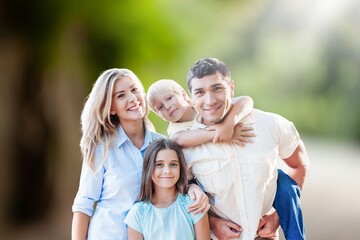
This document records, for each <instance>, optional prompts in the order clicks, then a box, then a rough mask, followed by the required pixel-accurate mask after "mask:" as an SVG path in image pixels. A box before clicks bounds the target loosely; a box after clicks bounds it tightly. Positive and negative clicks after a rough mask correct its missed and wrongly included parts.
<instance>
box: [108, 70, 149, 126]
mask: <svg viewBox="0 0 360 240" xmlns="http://www.w3.org/2000/svg"><path fill="white" fill-rule="evenodd" d="M111 114H112V115H115V114H116V115H117V116H118V118H119V119H120V120H121V121H124V120H139V119H142V118H143V117H144V116H145V114H146V106H145V96H144V92H143V91H142V87H141V86H139V83H138V82H137V81H135V80H133V79H132V78H131V77H128V76H125V77H121V78H120V79H118V80H116V82H115V84H114V90H113V95H112V103H111Z"/></svg>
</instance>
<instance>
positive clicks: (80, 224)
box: [71, 212, 90, 240]
mask: <svg viewBox="0 0 360 240" xmlns="http://www.w3.org/2000/svg"><path fill="white" fill-rule="evenodd" d="M89 223H90V217H89V216H88V215H86V214H85V213H82V212H74V215H73V220H72V226H71V239H72V240H85V239H86V236H87V232H88V229H89Z"/></svg>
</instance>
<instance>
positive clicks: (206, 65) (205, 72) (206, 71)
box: [186, 58, 231, 92]
mask: <svg viewBox="0 0 360 240" xmlns="http://www.w3.org/2000/svg"><path fill="white" fill-rule="evenodd" d="M216 72H219V73H220V74H221V75H223V77H225V78H226V77H229V78H230V79H231V75H230V71H229V69H228V67H227V65H226V64H225V63H224V62H222V61H220V60H219V59H217V58H204V59H200V60H198V61H196V62H195V63H194V64H193V65H192V66H191V68H190V70H189V72H188V74H187V77H186V79H187V84H188V87H189V90H190V92H191V80H192V79H193V78H203V77H205V76H209V75H213V74H215V73H216Z"/></svg>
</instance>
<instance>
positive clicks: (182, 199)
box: [178, 193, 194, 207]
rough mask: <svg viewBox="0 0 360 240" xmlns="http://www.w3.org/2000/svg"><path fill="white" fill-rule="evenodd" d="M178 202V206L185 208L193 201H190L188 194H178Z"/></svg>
mask: <svg viewBox="0 0 360 240" xmlns="http://www.w3.org/2000/svg"><path fill="white" fill-rule="evenodd" d="M178 200H179V202H180V204H181V205H183V206H185V207H187V206H189V205H190V204H191V203H193V202H194V200H191V198H190V197H189V195H188V194H181V193H179V196H178Z"/></svg>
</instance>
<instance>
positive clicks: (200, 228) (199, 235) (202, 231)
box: [194, 213, 210, 240]
mask: <svg viewBox="0 0 360 240" xmlns="http://www.w3.org/2000/svg"><path fill="white" fill-rule="evenodd" d="M194 227H195V239H196V240H209V239H210V227H209V218H208V215H207V213H206V214H205V215H204V216H203V217H202V218H201V219H200V220H199V221H198V222H197V223H195V225H194Z"/></svg>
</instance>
